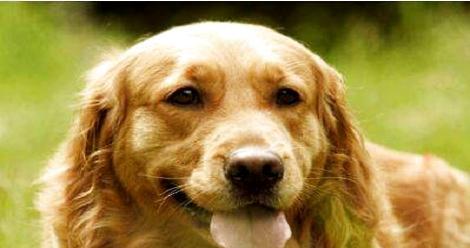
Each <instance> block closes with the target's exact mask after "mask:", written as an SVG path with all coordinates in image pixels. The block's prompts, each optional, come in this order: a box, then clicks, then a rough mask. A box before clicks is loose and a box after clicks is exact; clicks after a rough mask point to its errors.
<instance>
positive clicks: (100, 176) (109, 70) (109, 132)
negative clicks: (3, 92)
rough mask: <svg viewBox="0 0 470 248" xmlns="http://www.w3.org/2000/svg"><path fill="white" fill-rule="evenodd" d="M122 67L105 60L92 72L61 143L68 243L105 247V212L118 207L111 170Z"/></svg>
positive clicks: (122, 109)
mask: <svg viewBox="0 0 470 248" xmlns="http://www.w3.org/2000/svg"><path fill="white" fill-rule="evenodd" d="M123 74H124V73H123V71H122V68H120V67H119V65H116V64H115V63H114V62H112V61H109V62H105V63H102V64H100V65H99V66H98V67H96V68H95V69H94V70H92V71H91V73H90V75H89V77H88V83H87V86H86V88H85V90H84V91H83V92H82V104H81V106H80V109H79V113H78V115H77V116H78V117H77V119H76V120H75V124H74V126H73V129H72V131H71V136H70V138H69V140H68V141H67V143H66V144H65V147H64V149H65V157H64V158H63V160H64V161H63V163H65V164H66V165H67V170H66V171H65V173H64V178H63V180H65V184H66V187H65V191H64V195H65V197H64V199H65V203H64V204H63V205H62V206H63V209H61V210H60V211H61V212H62V215H63V218H64V220H63V221H64V222H65V223H63V224H65V226H63V227H62V228H65V230H66V231H64V233H65V234H67V235H68V236H66V237H67V241H63V242H67V243H68V244H73V245H72V246H73V247H75V246H78V247H104V246H106V245H109V244H107V240H106V236H107V233H108V232H109V231H110V230H107V229H106V228H107V227H106V226H112V225H106V223H99V222H98V221H101V222H103V221H109V220H106V218H103V216H106V215H108V214H110V213H112V212H115V213H116V212H119V211H113V209H104V207H105V206H106V207H107V208H109V207H111V208H112V207H117V206H121V205H122V204H120V202H118V201H121V198H120V197H119V196H118V195H119V194H118V192H116V189H119V185H118V182H116V180H115V176H114V175H113V173H114V171H113V168H112V154H111V152H112V147H113V138H114V135H115V133H116V131H117V130H118V129H119V126H120V123H121V122H122V120H123V118H124V116H125V112H126V110H125V106H126V103H125V101H126V96H125V95H124V94H125V91H124V89H123V87H124V84H123V81H124V78H123Z"/></svg>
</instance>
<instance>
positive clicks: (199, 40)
mask: <svg viewBox="0 0 470 248" xmlns="http://www.w3.org/2000/svg"><path fill="white" fill-rule="evenodd" d="M130 53H131V54H135V55H136V56H133V57H136V58H137V61H141V63H136V64H137V65H139V66H135V67H134V68H133V70H132V71H133V73H132V74H133V75H136V78H153V76H149V77H142V75H147V74H148V72H149V71H151V72H155V71H156V69H154V68H162V65H163V66H165V68H166V69H160V70H157V72H167V73H170V74H171V75H176V76H178V77H179V76H186V77H187V78H190V79H202V80H201V81H217V80H214V79H221V78H225V79H227V80H232V81H234V82H235V81H237V80H238V82H240V81H258V82H260V81H264V82H280V81H281V80H282V79H286V78H289V77H291V78H292V77H296V78H297V79H299V78H300V79H301V81H304V82H310V81H313V80H312V78H311V75H313V74H312V73H311V70H312V69H311V65H312V63H311V57H312V53H311V52H310V51H309V50H308V49H306V48H305V47H304V46H302V45H301V44H299V43H298V42H296V41H294V40H293V39H291V38H289V37H287V36H284V35H282V34H279V33H277V32H275V31H274V30H271V29H269V28H265V27H262V26H256V25H249V24H232V23H200V24H192V25H187V26H182V27H177V28H173V29H170V30H168V31H165V32H163V33H160V34H158V35H156V36H154V37H152V38H150V39H148V40H146V41H143V42H141V43H140V44H138V45H136V46H134V47H133V48H132V49H131V50H130ZM149 68H151V69H149ZM162 75H163V74H162ZM167 75H168V74H167ZM204 79H207V80H204ZM247 79H248V80H247ZM255 79H256V80H255ZM260 79H261V80H260ZM167 81H168V80H167ZM294 81H295V80H294ZM297 81H299V80H297ZM153 82H155V81H153Z"/></svg>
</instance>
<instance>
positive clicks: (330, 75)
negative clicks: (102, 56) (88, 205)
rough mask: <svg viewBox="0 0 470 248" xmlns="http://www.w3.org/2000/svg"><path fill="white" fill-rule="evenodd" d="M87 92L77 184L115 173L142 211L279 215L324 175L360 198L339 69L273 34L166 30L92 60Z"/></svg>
mask: <svg viewBox="0 0 470 248" xmlns="http://www.w3.org/2000/svg"><path fill="white" fill-rule="evenodd" d="M84 99H85V104H84V108H83V109H82V113H81V116H80V118H79V123H78V125H77V127H78V130H76V133H77V135H75V136H74V142H72V149H70V151H71V152H70V153H71V154H70V157H71V158H72V159H73V161H72V162H73V163H72V164H77V167H78V165H80V166H79V167H80V168H81V171H87V170H89V171H92V172H93V176H92V177H91V178H89V179H86V178H81V179H80V180H86V181H87V182H89V183H91V184H93V185H95V184H94V183H93V182H97V181H98V179H97V178H100V177H101V182H100V183H98V184H106V183H103V179H102V177H103V176H102V175H103V174H107V175H108V177H109V178H115V180H112V181H113V183H110V184H112V185H114V186H109V187H115V186H116V185H118V186H119V187H118V188H119V189H120V191H122V192H125V194H126V195H128V196H129V198H130V199H131V201H132V202H135V203H136V206H138V208H139V209H141V210H140V211H141V212H142V214H150V215H152V214H155V215H158V214H159V213H161V215H163V216H171V217H172V218H176V219H179V220H180V221H184V222H188V221H189V222H197V223H205V222H208V221H209V219H210V218H211V216H212V215H214V216H215V215H218V213H237V212H240V211H252V210H246V209H252V208H254V209H257V210H256V211H255V210H253V211H254V212H257V211H261V212H262V213H261V215H262V214H265V212H266V211H267V210H266V211H265V210H264V209H271V210H270V211H273V213H281V215H282V213H283V212H286V211H289V210H292V209H300V208H303V207H305V205H308V204H306V201H311V202H314V201H315V199H316V200H318V198H319V197H320V195H322V194H323V193H325V192H327V188H328V187H329V188H331V185H330V184H328V183H324V181H322V179H323V180H325V179H328V178H327V176H330V177H333V176H334V177H337V178H341V177H353V180H351V181H352V182H356V183H350V181H344V182H343V183H344V185H342V186H340V187H341V190H342V191H344V192H345V194H344V195H348V194H354V195H355V198H354V200H351V201H352V202H354V201H357V203H359V202H362V201H363V199H361V197H362V198H366V197H367V195H366V194H365V193H364V192H363V191H364V190H363V189H362V186H363V185H362V183H357V182H361V180H362V181H366V180H367V173H366V172H365V171H366V170H365V169H364V165H363V163H362V162H361V161H362V157H361V156H362V155H360V153H361V151H362V145H361V142H360V141H359V138H358V137H357V133H356V132H355V131H354V127H353V125H352V124H351V121H350V118H349V117H348V114H347V112H346V110H345V107H344V94H343V86H342V82H341V78H340V76H339V75H338V73H336V71H335V70H334V69H332V68H331V67H330V66H328V65H327V64H326V63H325V62H324V61H323V60H321V59H320V58H319V57H318V56H316V55H314V54H312V53H311V52H310V51H308V50H307V49H306V48H305V47H304V46H302V45H301V44H299V43H297V42H296V41H294V40H292V39H290V38H288V37H285V36H283V35H281V34H279V33H277V32H275V31H273V30H271V29H268V28H264V27H260V26H255V25H246V24H232V23H201V24H193V25H188V26H183V27H178V28H174V29H171V30H169V31H166V32H163V33H161V34H159V35H157V36H154V37H152V38H150V39H147V40H145V41H143V42H141V43H139V44H137V45H136V46H134V47H132V48H130V49H129V50H128V51H126V52H124V53H123V54H121V55H120V56H119V57H118V58H116V59H114V60H111V61H109V62H106V63H105V64H103V65H101V66H100V67H98V68H97V69H96V70H95V71H94V72H93V73H92V78H91V80H90V83H89V85H88V87H87V89H86V91H85V97H84ZM358 154H359V155H358ZM83 167H85V168H88V169H85V170H84V169H83ZM100 168H107V169H106V170H107V171H108V172H106V173H105V172H100ZM110 171H111V172H110ZM109 173H111V174H112V176H109ZM110 180H111V179H110ZM104 182H107V181H106V179H104ZM322 185H323V186H324V187H323V186H322ZM325 185H326V186H325ZM328 185H330V186H328ZM322 187H323V188H322ZM71 188H72V192H73V190H75V191H77V190H78V187H77V186H71ZM335 190H336V189H335ZM341 190H338V192H339V191H341ZM69 195H70V198H73V193H70V194H69ZM71 200H73V199H71ZM312 204H313V203H312ZM351 204H355V203H351ZM358 205H359V204H358ZM259 209H263V210H259ZM364 209H365V208H364ZM169 210H171V211H169ZM170 213H171V214H170ZM245 215H249V214H245V213H244V214H239V215H237V216H238V217H240V218H243V216H245ZM276 216H277V217H276V218H281V219H282V218H283V216H281V217H279V215H276ZM221 218H222V219H223V220H221V222H223V221H225V219H224V218H225V217H221ZM251 218H252V219H256V217H251ZM212 219H214V218H212ZM268 219H269V218H268ZM255 222H256V221H255ZM214 228H215V229H217V227H214ZM219 229H220V226H219ZM227 242H228V241H227ZM273 247H274V246H273Z"/></svg>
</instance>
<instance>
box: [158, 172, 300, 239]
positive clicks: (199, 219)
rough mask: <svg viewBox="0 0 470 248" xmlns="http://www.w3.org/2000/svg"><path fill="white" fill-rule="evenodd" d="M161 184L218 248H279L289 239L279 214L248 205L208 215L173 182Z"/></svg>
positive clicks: (259, 206) (287, 228) (283, 221)
mask: <svg viewBox="0 0 470 248" xmlns="http://www.w3.org/2000/svg"><path fill="white" fill-rule="evenodd" d="M162 184H163V186H164V188H165V190H166V191H170V192H172V193H170V195H171V198H172V199H173V200H174V201H175V202H176V203H177V204H178V205H179V206H180V207H181V208H182V209H184V211H185V212H187V213H188V214H189V215H191V216H192V217H193V219H194V220H195V224H196V226H197V227H200V228H208V227H209V228H210V233H211V235H212V238H213V240H214V241H215V242H216V243H217V244H219V245H220V246H222V247H225V248H239V247H258V248H282V247H284V245H285V243H286V242H287V240H288V239H289V238H290V236H291V230H290V226H289V224H288V223H287V220H286V217H285V215H284V213H283V212H282V211H279V210H275V209H273V208H270V207H266V206H262V205H259V204H250V205H246V206H244V207H241V208H239V209H235V210H233V211H229V212H224V211H221V212H219V211H214V212H210V211H209V210H206V209H205V208H202V207H200V206H198V205H197V204H196V203H195V202H194V201H193V200H191V198H190V197H189V196H188V195H187V194H186V193H185V192H184V191H183V190H182V189H181V186H180V185H178V184H177V183H175V182H174V181H171V180H163V181H162Z"/></svg>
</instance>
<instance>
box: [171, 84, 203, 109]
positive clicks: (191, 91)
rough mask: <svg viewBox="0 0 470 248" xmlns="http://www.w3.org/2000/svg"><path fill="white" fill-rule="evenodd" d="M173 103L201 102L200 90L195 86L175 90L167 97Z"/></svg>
mask: <svg viewBox="0 0 470 248" xmlns="http://www.w3.org/2000/svg"><path fill="white" fill-rule="evenodd" d="M167 102H168V103H171V104H173V105H181V106H189V105H196V104H199V103H201V97H200V94H199V91H198V90H197V89H195V88H193V87H184V88H181V89H179V90H177V91H175V92H173V93H172V94H171V95H170V96H169V97H168V99H167Z"/></svg>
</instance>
